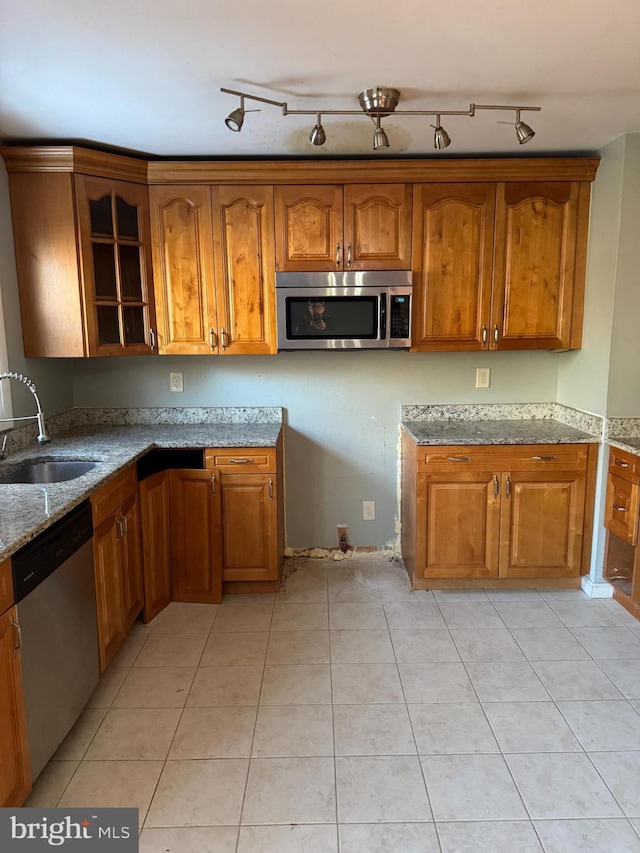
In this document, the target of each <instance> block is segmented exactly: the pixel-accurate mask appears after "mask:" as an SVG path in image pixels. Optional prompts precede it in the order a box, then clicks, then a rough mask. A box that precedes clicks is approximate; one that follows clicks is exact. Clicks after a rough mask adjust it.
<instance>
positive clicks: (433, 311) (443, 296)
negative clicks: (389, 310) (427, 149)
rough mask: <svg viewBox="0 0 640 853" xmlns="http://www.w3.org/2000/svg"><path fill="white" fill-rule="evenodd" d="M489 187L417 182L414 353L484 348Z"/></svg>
mask: <svg viewBox="0 0 640 853" xmlns="http://www.w3.org/2000/svg"><path fill="white" fill-rule="evenodd" d="M494 207H495V185H494V184H433V185H430V184H417V185H416V187H415V198H414V232H413V269H414V285H415V286H414V338H413V344H414V349H418V350H451V349H456V350H477V349H482V348H483V347H486V346H487V339H488V329H487V326H488V324H489V315H490V300H491V261H492V250H493V222H494Z"/></svg>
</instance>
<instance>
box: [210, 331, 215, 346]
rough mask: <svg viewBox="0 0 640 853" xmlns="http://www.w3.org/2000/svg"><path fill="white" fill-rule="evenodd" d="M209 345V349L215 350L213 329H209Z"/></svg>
mask: <svg viewBox="0 0 640 853" xmlns="http://www.w3.org/2000/svg"><path fill="white" fill-rule="evenodd" d="M209 344H210V345H211V349H215V348H216V334H215V332H214V331H213V329H209Z"/></svg>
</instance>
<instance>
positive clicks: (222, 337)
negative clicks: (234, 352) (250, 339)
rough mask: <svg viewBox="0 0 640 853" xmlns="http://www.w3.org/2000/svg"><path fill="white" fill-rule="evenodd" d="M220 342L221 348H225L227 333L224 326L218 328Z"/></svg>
mask: <svg viewBox="0 0 640 853" xmlns="http://www.w3.org/2000/svg"><path fill="white" fill-rule="evenodd" d="M220 343H221V344H222V349H226V348H227V333H226V332H225V330H224V328H222V329H221V330H220Z"/></svg>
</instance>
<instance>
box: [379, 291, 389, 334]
mask: <svg viewBox="0 0 640 853" xmlns="http://www.w3.org/2000/svg"><path fill="white" fill-rule="evenodd" d="M386 339H387V294H386V293H381V294H380V340H381V341H386Z"/></svg>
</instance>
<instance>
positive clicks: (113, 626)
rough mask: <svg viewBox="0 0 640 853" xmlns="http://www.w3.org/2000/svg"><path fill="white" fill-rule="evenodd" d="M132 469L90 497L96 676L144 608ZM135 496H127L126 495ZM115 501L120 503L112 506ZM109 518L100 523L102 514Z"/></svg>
mask: <svg viewBox="0 0 640 853" xmlns="http://www.w3.org/2000/svg"><path fill="white" fill-rule="evenodd" d="M135 488H136V477H135V468H134V469H133V470H131V469H129V470H128V471H125V472H124V473H123V474H121V475H120V476H119V477H117V478H115V479H114V480H113V481H111V483H109V484H107V485H106V486H105V487H104V488H103V489H101V490H100V491H98V492H96V493H95V495H92V497H91V503H92V505H93V513H94V525H97V526H96V527H95V529H94V533H93V556H94V563H95V578H96V604H97V609H98V638H99V646H100V671H101V672H104V670H105V669H106V668H107V666H108V665H109V663H110V662H111V660H112V659H113V657H114V656H115V654H116V652H117V651H118V649H119V648H120V646H121V645H122V643H123V642H124V638H125V637H126V635H127V632H128V631H129V629H130V628H131V626H132V625H133V623H134V622H135V620H136V619H137V617H138V614H139V613H140V611H141V610H142V606H143V591H142V562H141V556H140V523H139V513H138V496H137V493H136V491H135ZM131 489H133V492H132V493H130V494H128V496H126V493H127V492H130V491H131ZM118 499H121V500H122V503H120V504H119V505H117V506H115V508H114V504H116V503H117V501H118ZM107 512H110V514H109V515H107V516H106V518H105V517H104V515H105V513H107Z"/></svg>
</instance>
